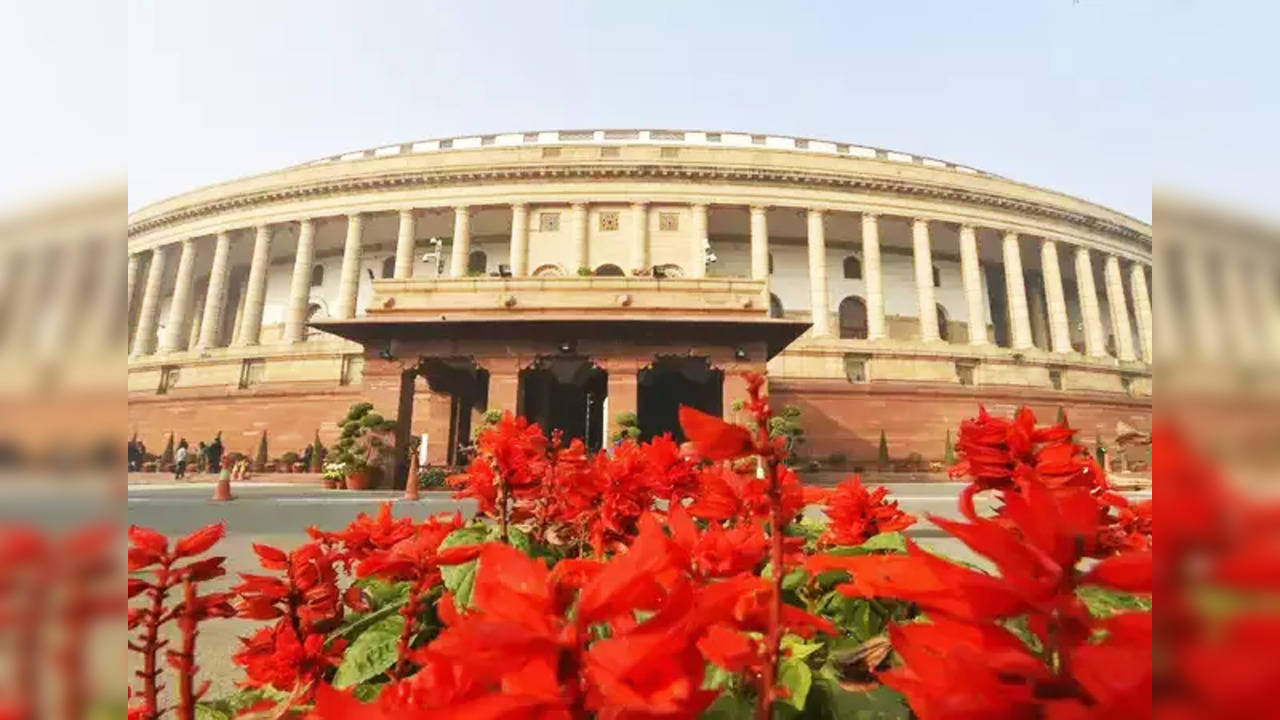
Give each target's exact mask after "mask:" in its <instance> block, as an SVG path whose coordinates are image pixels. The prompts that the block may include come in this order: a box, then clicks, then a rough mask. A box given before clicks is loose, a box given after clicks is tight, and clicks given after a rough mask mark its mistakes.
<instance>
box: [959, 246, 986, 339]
mask: <svg viewBox="0 0 1280 720" xmlns="http://www.w3.org/2000/svg"><path fill="white" fill-rule="evenodd" d="M960 279H961V281H962V282H963V283H964V302H965V308H966V309H967V310H968V313H969V344H970V345H987V344H989V342H988V340H987V304H986V303H985V302H983V300H984V298H983V297H982V263H981V262H979V260H978V231H977V229H976V228H974V227H973V226H972V225H961V226H960Z"/></svg>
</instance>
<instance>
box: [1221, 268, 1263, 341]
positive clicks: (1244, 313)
mask: <svg viewBox="0 0 1280 720" xmlns="http://www.w3.org/2000/svg"><path fill="white" fill-rule="evenodd" d="M1246 264H1247V261H1246V260H1245V258H1244V257H1243V256H1240V255H1237V254H1236V253H1234V252H1231V251H1227V252H1224V253H1222V256H1221V261H1220V262H1219V264H1218V270H1219V273H1220V278H1221V287H1222V295H1223V304H1224V305H1225V306H1226V310H1227V312H1226V317H1225V320H1226V321H1227V322H1226V325H1227V328H1228V330H1229V331H1230V334H1231V336H1232V339H1233V340H1234V341H1235V342H1234V343H1233V344H1234V345H1235V350H1236V357H1238V358H1240V359H1242V360H1246V361H1251V360H1254V359H1256V358H1257V357H1258V356H1259V351H1260V350H1261V349H1262V346H1263V342H1260V341H1264V340H1265V333H1266V325H1265V324H1264V322H1263V313H1264V312H1265V310H1266V308H1265V307H1264V306H1258V305H1254V304H1253V303H1251V302H1250V300H1251V298H1250V297H1249V294H1250V293H1249V276H1250V275H1251V274H1252V273H1251V272H1248V271H1246V267H1245V266H1246Z"/></svg>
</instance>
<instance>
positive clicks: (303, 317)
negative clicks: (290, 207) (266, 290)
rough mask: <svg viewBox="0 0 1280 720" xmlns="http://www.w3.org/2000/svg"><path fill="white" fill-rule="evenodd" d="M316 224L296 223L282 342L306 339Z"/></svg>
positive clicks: (314, 254) (306, 221)
mask: <svg viewBox="0 0 1280 720" xmlns="http://www.w3.org/2000/svg"><path fill="white" fill-rule="evenodd" d="M315 243H316V222H315V221H314V220H312V219H310V218H307V219H304V220H302V221H301V222H299V223H298V248H297V250H296V251H294V253H293V277H292V278H290V280H289V314H288V315H286V316H285V319H284V341H285V342H287V343H296V342H302V341H303V340H306V339H307V306H308V305H309V304H310V302H311V266H312V265H313V264H314V263H315V256H316V249H315Z"/></svg>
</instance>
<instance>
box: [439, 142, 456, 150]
mask: <svg viewBox="0 0 1280 720" xmlns="http://www.w3.org/2000/svg"><path fill="white" fill-rule="evenodd" d="M451 147H453V140H441V141H440V149H441V150H448V149H449V148H451Z"/></svg>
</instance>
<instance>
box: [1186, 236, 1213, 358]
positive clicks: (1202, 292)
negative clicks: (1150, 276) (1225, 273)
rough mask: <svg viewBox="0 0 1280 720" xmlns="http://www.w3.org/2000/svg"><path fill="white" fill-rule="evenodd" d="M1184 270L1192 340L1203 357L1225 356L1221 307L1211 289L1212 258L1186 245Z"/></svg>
mask: <svg viewBox="0 0 1280 720" xmlns="http://www.w3.org/2000/svg"><path fill="white" fill-rule="evenodd" d="M1182 271H1183V273H1184V275H1185V278H1184V285H1185V288H1186V293H1187V302H1186V304H1185V307H1186V308H1187V313H1188V314H1189V315H1190V316H1191V317H1190V318H1189V319H1190V321H1191V322H1190V323H1189V330H1190V342H1191V344H1192V345H1193V346H1194V347H1195V349H1196V352H1197V353H1198V354H1199V355H1200V357H1202V358H1211V359H1216V358H1219V357H1221V356H1222V334H1221V332H1220V331H1219V323H1220V322H1221V317H1222V316H1221V314H1220V309H1219V307H1218V303H1217V302H1215V298H1214V297H1213V293H1212V291H1211V290H1210V283H1209V269H1208V258H1206V257H1205V253H1204V251H1203V250H1202V249H1200V248H1199V247H1193V246H1192V245H1191V244H1187V245H1184V246H1182Z"/></svg>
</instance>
